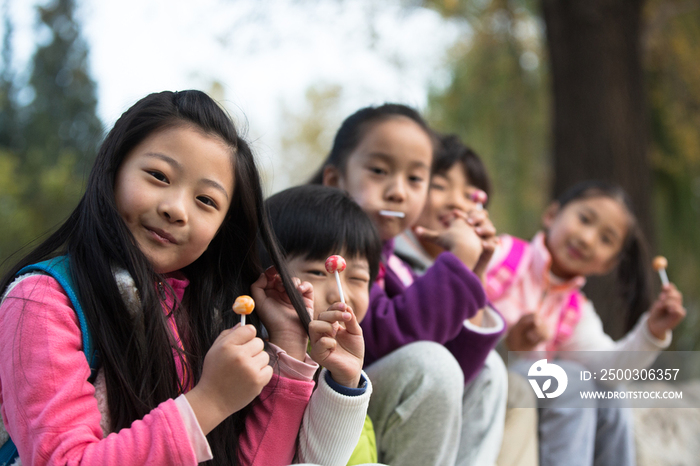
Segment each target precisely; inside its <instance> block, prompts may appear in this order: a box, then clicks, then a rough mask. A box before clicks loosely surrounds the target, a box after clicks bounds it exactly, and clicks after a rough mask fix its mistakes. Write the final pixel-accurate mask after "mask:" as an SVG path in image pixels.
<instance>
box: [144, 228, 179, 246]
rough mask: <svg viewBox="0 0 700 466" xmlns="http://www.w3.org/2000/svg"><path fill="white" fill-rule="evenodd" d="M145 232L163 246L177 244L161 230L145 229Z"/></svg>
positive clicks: (172, 237)
mask: <svg viewBox="0 0 700 466" xmlns="http://www.w3.org/2000/svg"><path fill="white" fill-rule="evenodd" d="M146 230H148V232H149V233H150V234H151V236H152V237H153V238H155V239H156V241H158V242H160V243H163V244H177V240H175V237H174V236H173V235H171V234H170V233H168V232H167V231H165V230H161V229H159V228H150V227H146Z"/></svg>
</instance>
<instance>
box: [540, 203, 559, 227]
mask: <svg viewBox="0 0 700 466" xmlns="http://www.w3.org/2000/svg"><path fill="white" fill-rule="evenodd" d="M558 213H559V203H558V202H556V201H554V202H552V203H551V204H549V207H547V209H546V210H545V211H544V213H543V214H542V225H543V226H544V228H545V230H548V229H549V228H550V227H551V226H552V223H553V222H554V219H555V218H556V216H557V214H558Z"/></svg>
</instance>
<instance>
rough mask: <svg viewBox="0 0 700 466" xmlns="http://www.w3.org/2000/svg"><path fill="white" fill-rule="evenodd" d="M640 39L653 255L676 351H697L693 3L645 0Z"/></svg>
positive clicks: (698, 159) (699, 231) (699, 102)
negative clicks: (662, 262) (663, 265)
mask: <svg viewBox="0 0 700 466" xmlns="http://www.w3.org/2000/svg"><path fill="white" fill-rule="evenodd" d="M646 21H647V24H648V27H647V30H646V32H645V36H644V42H643V43H644V46H645V58H646V63H645V66H646V71H647V75H646V78H647V89H648V99H649V105H650V111H651V127H652V142H651V162H652V168H653V171H654V209H655V215H656V227H657V238H658V244H657V251H658V253H660V254H663V255H665V256H667V257H668V260H669V264H670V266H669V277H670V278H671V280H672V281H674V282H675V283H676V284H677V285H678V288H679V289H680V290H681V291H682V292H683V295H684V300H685V304H686V308H687V309H688V317H687V319H686V322H685V323H684V324H685V325H683V327H682V328H681V329H680V330H681V331H680V332H678V334H679V338H677V339H676V341H675V343H676V347H677V348H678V349H688V350H689V349H694V350H697V349H700V338H698V335H700V290H699V289H698V280H699V277H700V241H699V240H700V66H698V50H699V49H700V1H697V0H696V1H668V0H649V1H648V4H647V11H646Z"/></svg>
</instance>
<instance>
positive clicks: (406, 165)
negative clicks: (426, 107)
mask: <svg viewBox="0 0 700 466" xmlns="http://www.w3.org/2000/svg"><path fill="white" fill-rule="evenodd" d="M432 161H433V146H432V143H431V140H430V137H429V136H428V134H427V133H426V132H425V131H424V130H423V129H422V128H421V127H420V126H418V124H417V123H415V122H414V121H413V120H411V119H410V118H406V117H402V116H398V117H395V118H391V119H389V120H385V121H382V122H380V123H376V124H374V125H372V126H371V127H370V128H368V129H367V132H366V133H365V135H364V137H363V138H362V141H361V142H360V143H359V144H358V146H357V148H356V149H355V150H354V151H353V152H352V153H351V154H350V155H349V156H348V160H347V165H346V167H345V173H341V172H340V171H339V170H338V169H337V168H336V167H328V168H326V170H325V171H324V176H323V184H325V185H327V186H335V187H338V188H340V189H343V190H345V191H347V192H348V193H349V194H350V196H351V197H352V198H353V199H354V200H355V201H356V202H357V203H358V204H359V205H360V207H362V209H363V210H364V211H365V212H367V214H368V215H369V216H370V218H371V219H372V221H373V222H374V223H375V225H376V226H377V228H378V230H379V235H380V236H381V238H382V241H386V240H388V239H391V238H393V237H395V236H396V235H398V234H399V233H401V232H402V231H403V230H405V229H406V228H408V227H410V226H411V225H413V224H414V223H415V221H416V220H417V219H418V216H419V215H420V212H421V210H422V209H423V205H424V204H425V199H426V196H427V193H428V179H429V176H430V165H431V163H432ZM381 211H392V212H396V213H399V214H402V215H403V217H397V216H387V215H381V214H380V212H381Z"/></svg>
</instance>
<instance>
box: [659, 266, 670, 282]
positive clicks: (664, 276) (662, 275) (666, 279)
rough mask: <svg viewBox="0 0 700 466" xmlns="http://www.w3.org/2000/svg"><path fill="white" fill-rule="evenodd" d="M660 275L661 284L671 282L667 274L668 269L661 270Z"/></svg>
mask: <svg viewBox="0 0 700 466" xmlns="http://www.w3.org/2000/svg"><path fill="white" fill-rule="evenodd" d="M659 277H661V284H662V285H664V286H666V285H668V284H669V281H668V275H666V269H661V270H659Z"/></svg>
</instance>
